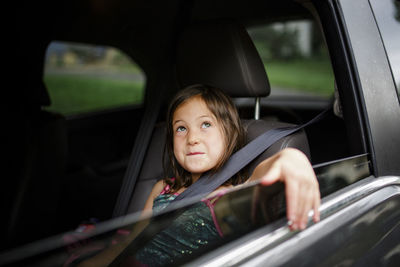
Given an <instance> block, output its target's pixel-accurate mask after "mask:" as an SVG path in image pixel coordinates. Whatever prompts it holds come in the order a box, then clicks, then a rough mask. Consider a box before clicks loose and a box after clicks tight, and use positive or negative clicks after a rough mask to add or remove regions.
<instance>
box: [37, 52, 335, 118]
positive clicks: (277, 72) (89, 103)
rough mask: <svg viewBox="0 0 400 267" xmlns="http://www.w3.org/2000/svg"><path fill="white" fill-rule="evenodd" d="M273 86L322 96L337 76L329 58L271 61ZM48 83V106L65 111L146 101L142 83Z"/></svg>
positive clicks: (64, 79)
mask: <svg viewBox="0 0 400 267" xmlns="http://www.w3.org/2000/svg"><path fill="white" fill-rule="evenodd" d="M266 70H267V73H268V78H269V80H270V83H271V85H272V86H276V87H281V88H284V89H289V90H295V91H302V92H310V93H313V94H317V95H321V96H330V95H332V93H333V84H334V76H333V73H332V70H331V67H330V63H329V61H328V60H296V61H288V62H282V61H280V62H276V61H275V62H268V64H267V65H266ZM45 83H46V85H47V88H48V90H49V94H50V98H51V102H52V105H51V106H50V107H48V108H47V109H48V110H52V111H57V112H60V113H62V114H64V115H71V114H79V113H85V112H90V111H98V110H103V109H108V108H115V107H120V106H125V105H132V104H138V103H141V102H142V101H143V83H142V82H135V81H127V80H121V79H112V77H108V78H107V77H93V76H84V75H72V74H47V75H46V76H45Z"/></svg>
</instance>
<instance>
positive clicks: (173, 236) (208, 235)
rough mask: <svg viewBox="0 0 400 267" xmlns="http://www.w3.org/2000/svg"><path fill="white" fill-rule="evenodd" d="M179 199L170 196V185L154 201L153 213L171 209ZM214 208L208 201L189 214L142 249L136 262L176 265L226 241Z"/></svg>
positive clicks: (175, 221) (172, 224)
mask: <svg viewBox="0 0 400 267" xmlns="http://www.w3.org/2000/svg"><path fill="white" fill-rule="evenodd" d="M177 195H178V194H170V193H169V186H168V185H167V186H166V187H165V188H164V190H163V191H162V192H161V193H160V195H158V196H157V197H156V198H155V199H154V202H153V212H155V213H156V212H159V211H161V210H162V209H164V208H165V207H167V206H168V204H169V203H170V202H171V201H172V200H174V199H175V198H176V196H177ZM213 206H214V203H212V202H211V201H209V200H204V201H201V202H198V203H196V204H195V205H194V206H192V207H191V208H190V209H188V210H186V211H185V212H184V213H182V214H181V215H180V216H179V217H178V218H176V219H175V220H174V221H173V222H172V223H171V225H170V226H169V227H167V228H166V229H164V230H163V231H161V232H160V233H158V234H157V235H156V236H154V237H153V239H152V240H150V241H149V242H148V243H147V244H146V245H145V246H144V247H142V248H141V249H139V250H138V251H137V252H136V255H135V258H136V260H137V261H139V262H140V263H142V264H144V265H147V266H165V265H173V264H174V261H175V260H176V259H179V258H181V257H183V256H185V255H186V256H187V255H190V254H192V253H193V251H195V250H197V249H199V248H201V247H203V246H205V245H208V244H210V243H212V242H214V241H216V240H218V239H219V238H220V237H222V232H221V230H220V228H219V226H218V222H217V220H216V217H215V214H214V209H213Z"/></svg>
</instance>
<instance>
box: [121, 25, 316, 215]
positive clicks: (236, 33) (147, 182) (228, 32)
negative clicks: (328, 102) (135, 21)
mask: <svg viewBox="0 0 400 267" xmlns="http://www.w3.org/2000/svg"><path fill="white" fill-rule="evenodd" d="M177 49H178V50H177V61H176V63H177V79H178V83H179V84H180V85H181V87H182V88H184V87H185V86H188V85H191V84H198V83H201V84H209V85H212V86H215V87H219V88H220V89H222V90H223V91H225V92H226V93H227V94H228V95H230V96H231V97H253V98H255V99H256V101H255V102H256V105H255V110H256V111H255V117H256V118H258V117H259V114H257V110H259V106H258V105H259V98H260V97H266V96H268V95H269V93H270V85H269V82H268V78H267V75H266V73H265V68H264V65H263V63H262V61H261V59H260V56H259V55H258V52H257V50H256V48H255V46H254V44H253V43H252V41H251V39H250V37H249V35H248V33H247V31H246V30H245V29H244V27H242V26H241V25H239V24H237V23H234V22H225V21H218V22H210V23H201V24H198V25H193V26H191V27H190V28H188V29H187V30H186V31H184V32H183V34H182V36H181V38H180V40H179V43H178V48H177ZM243 124H244V127H245V130H246V132H247V141H251V140H253V139H254V138H255V137H257V136H258V135H260V134H261V133H264V132H266V131H268V130H269V129H272V128H277V127H286V126H292V124H288V123H285V122H280V121H270V120H268V121H267V120H260V119H253V120H244V121H243ZM164 136H165V127H164V124H163V123H160V124H158V125H156V127H155V129H154V131H153V134H152V137H151V141H150V144H149V147H148V149H147V152H146V155H145V158H144V164H143V166H142V169H141V171H140V174H139V177H138V179H137V182H136V186H135V188H134V191H133V192H132V198H131V201H130V203H129V206H128V213H132V212H136V211H140V210H142V209H143V206H144V203H145V201H146V199H147V197H148V195H149V194H150V192H151V189H152V187H153V185H154V184H155V182H156V181H157V180H159V179H162V178H163V169H162V165H163V164H162V155H163V148H164V143H165V140H164ZM286 147H294V148H298V149H300V150H301V151H303V152H304V153H305V154H306V155H307V156H308V157H310V152H309V146H308V141H307V137H306V135H305V132H304V131H299V132H297V133H295V134H292V135H290V136H287V137H285V138H282V139H281V140H279V141H278V142H276V143H275V144H274V145H272V146H271V147H270V148H269V149H267V150H266V151H265V152H264V153H263V154H262V155H260V156H259V157H258V158H256V159H255V160H254V161H253V162H252V163H251V166H249V174H251V172H252V170H253V169H254V168H255V166H257V164H258V163H259V162H261V161H262V160H264V159H266V158H268V157H270V156H271V155H273V154H275V153H276V152H278V151H279V150H281V149H283V148H286Z"/></svg>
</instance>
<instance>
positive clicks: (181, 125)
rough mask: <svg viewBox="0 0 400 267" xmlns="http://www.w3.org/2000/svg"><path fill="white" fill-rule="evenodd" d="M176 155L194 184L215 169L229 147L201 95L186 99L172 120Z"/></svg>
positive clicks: (219, 126)
mask: <svg viewBox="0 0 400 267" xmlns="http://www.w3.org/2000/svg"><path fill="white" fill-rule="evenodd" d="M172 128H173V130H174V155H175V158H176V160H177V161H178V163H179V164H180V165H181V166H182V167H183V168H184V169H185V170H186V171H188V172H190V173H192V179H193V181H195V180H197V179H198V178H199V177H200V175H201V174H202V173H204V172H206V171H209V170H211V169H212V168H214V167H215V166H216V165H217V164H218V162H219V160H220V159H221V156H222V155H223V152H224V148H225V138H224V134H223V131H222V127H221V125H220V124H219V123H218V121H217V119H216V117H215V116H214V114H212V113H211V111H210V110H209V109H208V107H207V105H206V104H205V102H204V101H203V100H202V98H201V97H200V96H194V97H192V98H190V99H188V100H186V101H185V102H184V103H183V104H181V105H180V106H178V108H177V109H176V110H175V112H174V115H173V119H172Z"/></svg>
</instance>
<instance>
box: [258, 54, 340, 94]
mask: <svg viewBox="0 0 400 267" xmlns="http://www.w3.org/2000/svg"><path fill="white" fill-rule="evenodd" d="M265 69H266V71H267V73H268V78H269V81H270V83H271V85H272V86H276V87H281V88H285V89H289V90H296V91H306V92H310V93H315V94H318V95H322V96H329V95H331V94H332V92H333V88H334V75H333V72H332V68H331V65H330V62H329V61H328V60H316V59H313V60H295V61H288V62H284V61H279V62H269V63H268V64H266V66H265Z"/></svg>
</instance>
